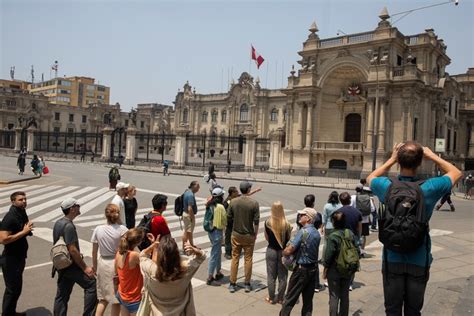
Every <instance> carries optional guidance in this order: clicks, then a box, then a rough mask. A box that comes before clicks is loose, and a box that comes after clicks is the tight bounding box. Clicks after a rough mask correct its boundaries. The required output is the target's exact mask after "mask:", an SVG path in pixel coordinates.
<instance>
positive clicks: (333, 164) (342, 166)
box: [329, 159, 347, 170]
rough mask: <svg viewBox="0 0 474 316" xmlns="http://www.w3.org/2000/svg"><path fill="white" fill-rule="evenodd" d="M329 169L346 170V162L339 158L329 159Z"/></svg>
mask: <svg viewBox="0 0 474 316" xmlns="http://www.w3.org/2000/svg"><path fill="white" fill-rule="evenodd" d="M329 169H337V170H347V162H346V161H345V160H341V159H333V160H330V161H329Z"/></svg>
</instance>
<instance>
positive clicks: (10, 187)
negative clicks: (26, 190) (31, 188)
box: [0, 184, 26, 193]
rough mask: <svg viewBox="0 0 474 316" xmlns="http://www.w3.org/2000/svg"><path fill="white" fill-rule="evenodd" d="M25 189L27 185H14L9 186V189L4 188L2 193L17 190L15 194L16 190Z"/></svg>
mask: <svg viewBox="0 0 474 316" xmlns="http://www.w3.org/2000/svg"><path fill="white" fill-rule="evenodd" d="M23 187H26V184H14V185H9V186H7V187H4V188H0V192H2V193H3V192H4V191H8V190H12V189H15V190H14V191H12V193H13V192H15V191H16V190H19V189H20V188H23Z"/></svg>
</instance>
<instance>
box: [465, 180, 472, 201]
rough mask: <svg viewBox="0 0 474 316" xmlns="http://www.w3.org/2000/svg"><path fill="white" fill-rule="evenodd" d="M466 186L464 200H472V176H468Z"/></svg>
mask: <svg viewBox="0 0 474 316" xmlns="http://www.w3.org/2000/svg"><path fill="white" fill-rule="evenodd" d="M464 184H465V186H466V193H465V194H464V198H465V199H468V200H470V199H471V198H472V188H473V187H474V177H472V174H469V175H468V176H467V178H466V179H465V180H464Z"/></svg>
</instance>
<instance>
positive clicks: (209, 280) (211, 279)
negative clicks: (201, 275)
mask: <svg viewBox="0 0 474 316" xmlns="http://www.w3.org/2000/svg"><path fill="white" fill-rule="evenodd" d="M214 280H215V279H214V278H212V277H211V278H208V279H207V280H206V284H207V285H212V282H214Z"/></svg>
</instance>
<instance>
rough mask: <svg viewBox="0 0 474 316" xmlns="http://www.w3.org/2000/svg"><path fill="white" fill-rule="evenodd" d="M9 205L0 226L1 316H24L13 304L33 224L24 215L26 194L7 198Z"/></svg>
mask: <svg viewBox="0 0 474 316" xmlns="http://www.w3.org/2000/svg"><path fill="white" fill-rule="evenodd" d="M10 200H11V202H12V206H11V207H10V210H9V211H8V213H7V214H6V215H5V217H4V218H3V221H2V225H1V227H0V243H1V244H3V245H5V249H4V250H3V254H2V255H3V260H4V263H3V265H2V272H3V279H4V280H5V293H4V294H3V304H2V306H3V307H2V315H26V313H17V312H16V305H17V302H18V299H19V298H20V295H21V289H22V285H23V270H25V264H26V255H27V252H28V241H27V240H26V236H32V235H33V233H32V231H33V223H32V222H31V221H30V220H29V219H28V215H26V210H25V209H26V194H25V193H24V192H21V191H17V192H14V193H13V194H12V195H10Z"/></svg>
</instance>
